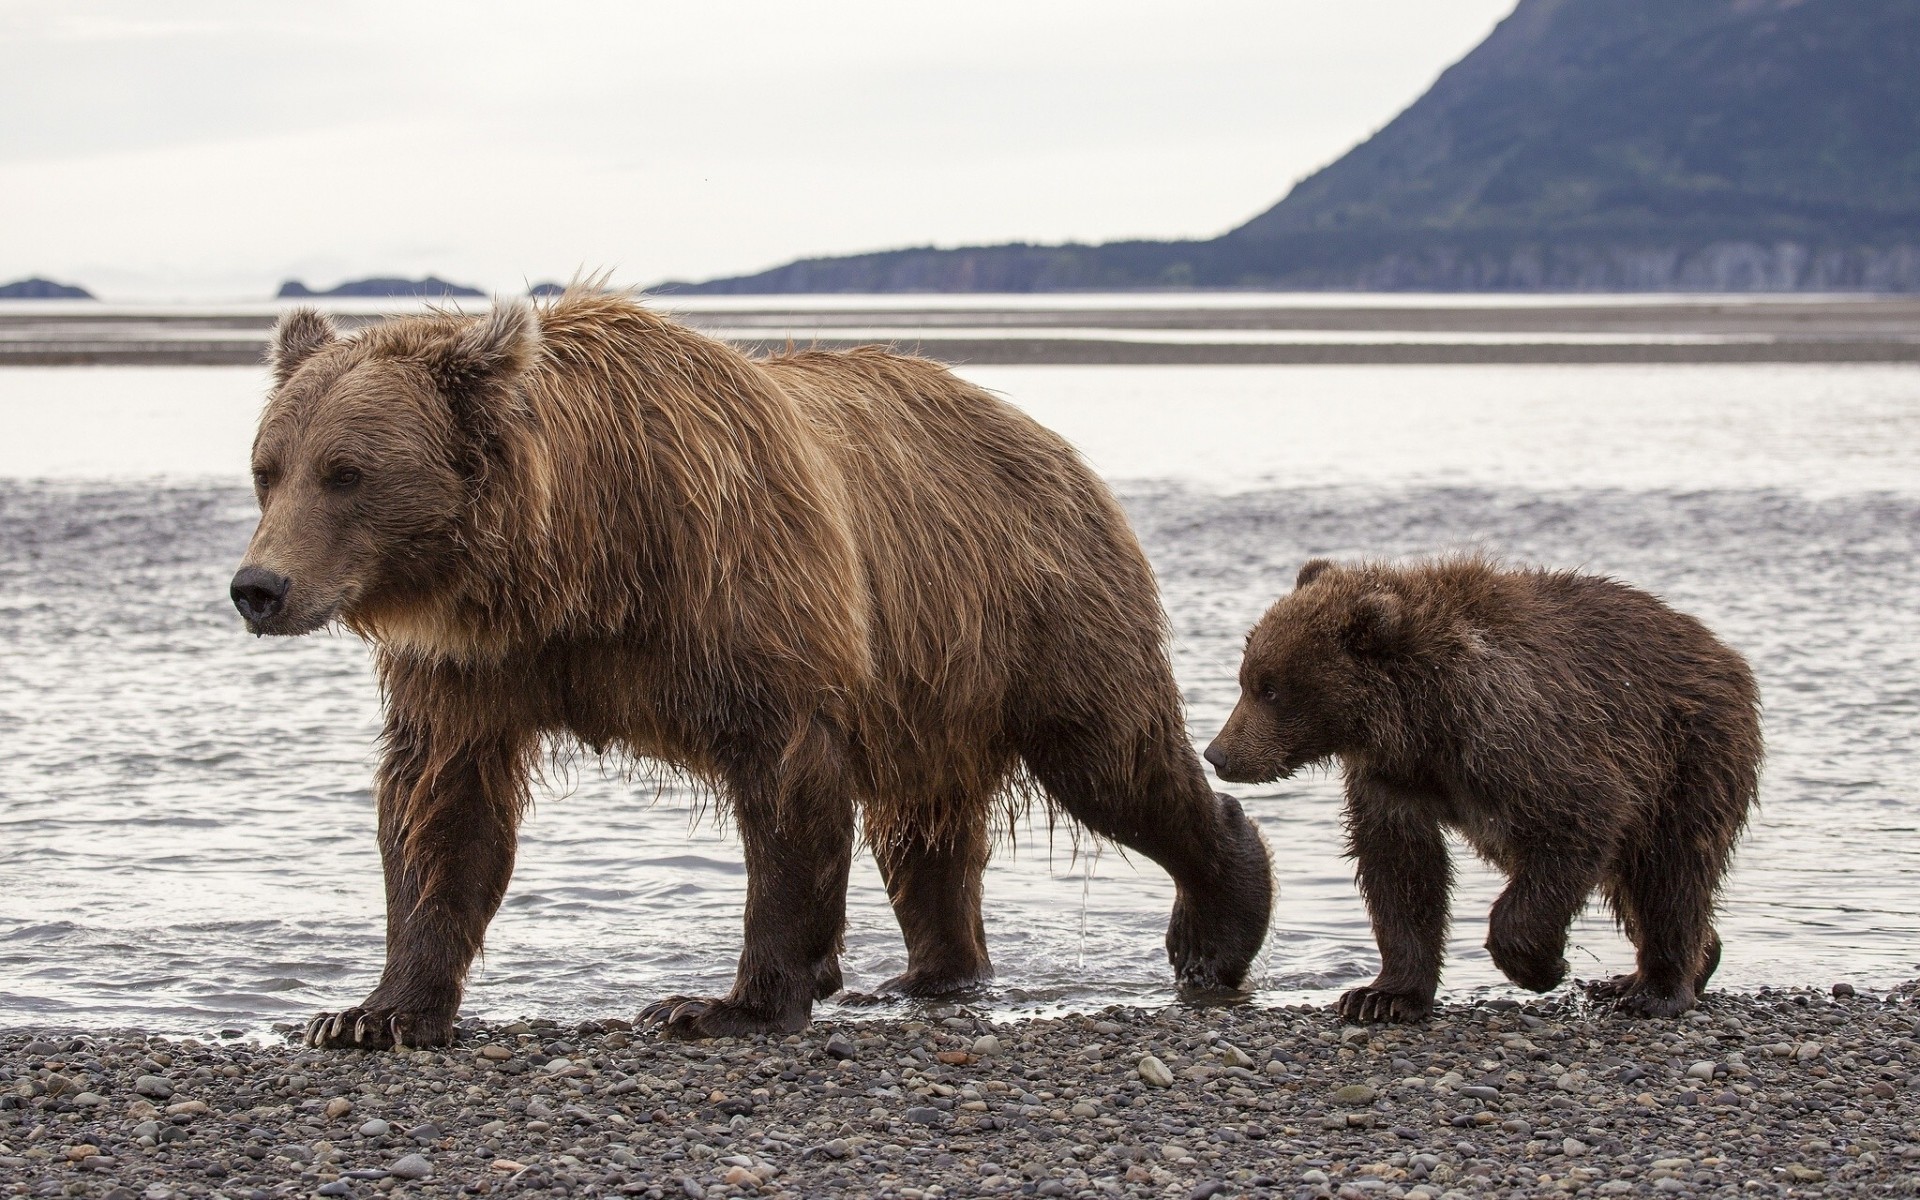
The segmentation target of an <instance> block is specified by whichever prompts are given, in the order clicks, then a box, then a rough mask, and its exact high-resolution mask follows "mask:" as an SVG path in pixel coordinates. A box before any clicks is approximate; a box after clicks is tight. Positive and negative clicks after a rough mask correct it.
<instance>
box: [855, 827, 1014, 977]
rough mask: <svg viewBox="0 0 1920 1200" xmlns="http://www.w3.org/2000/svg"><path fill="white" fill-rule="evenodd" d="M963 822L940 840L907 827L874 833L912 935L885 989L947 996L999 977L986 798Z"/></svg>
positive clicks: (897, 908)
mask: <svg viewBox="0 0 1920 1200" xmlns="http://www.w3.org/2000/svg"><path fill="white" fill-rule="evenodd" d="M967 815H968V820H967V822H966V824H965V825H964V827H963V828H961V829H959V830H957V831H955V832H954V833H953V834H952V835H951V836H950V837H947V838H944V839H941V840H938V841H934V840H929V839H928V838H927V837H926V836H925V835H924V833H923V832H921V831H917V830H913V829H906V830H902V831H900V832H898V833H889V834H887V835H884V836H883V837H882V838H879V839H874V843H875V844H874V847H873V857H874V859H875V861H876V862H878V864H879V866H880V878H881V879H882V880H883V881H884V882H885V883H886V885H887V899H888V900H889V901H891V902H892V904H893V914H894V916H895V918H897V919H898V920H899V922H900V932H901V934H902V935H904V936H905V938H906V942H907V969H906V971H905V972H903V973H902V974H899V975H896V976H894V977H893V978H892V979H889V980H887V981H886V982H885V983H883V984H881V985H880V986H879V987H878V988H876V989H875V991H876V992H877V993H878V994H880V995H894V996H943V995H948V994H950V993H953V992H959V991H964V990H966V989H967V988H971V987H977V986H978V985H980V984H982V983H985V982H986V981H987V980H989V979H991V978H993V964H992V963H991V962H990V961H988V958H987V931H986V926H985V925H984V924H983V923H982V921H981V916H980V902H981V877H982V876H983V875H984V874H985V873H986V869H987V853H988V849H989V846H988V837H987V809H986V806H985V804H984V803H983V804H979V805H971V806H969V808H968V810H967Z"/></svg>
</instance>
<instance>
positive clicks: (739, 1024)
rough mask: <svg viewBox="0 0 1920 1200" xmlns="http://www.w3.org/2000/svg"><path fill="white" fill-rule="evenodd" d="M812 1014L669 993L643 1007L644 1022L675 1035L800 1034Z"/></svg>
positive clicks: (685, 1036)
mask: <svg viewBox="0 0 1920 1200" xmlns="http://www.w3.org/2000/svg"><path fill="white" fill-rule="evenodd" d="M808 1019H809V1014H808V1013H807V1012H805V1011H802V1012H800V1013H799V1014H798V1015H797V1016H795V1015H792V1014H789V1015H786V1016H772V1015H769V1014H767V1013H765V1012H760V1011H756V1010H754V1009H752V1008H749V1007H747V1006H746V1005H744V1004H737V1003H735V1002H734V1001H731V1000H713V999H708V998H705V997H700V996H669V997H667V998H666V999H665V1000H656V1001H654V1002H653V1003H652V1004H649V1005H647V1006H646V1007H645V1008H643V1009H641V1010H640V1022H639V1023H640V1024H642V1025H648V1026H652V1027H653V1028H655V1029H657V1030H659V1031H660V1033H661V1034H662V1035H663V1036H666V1037H672V1038H686V1039H694V1038H716V1037H749V1036H751V1035H753V1034H756V1033H798V1032H800V1031H801V1030H802V1029H805V1028H806V1027H807V1021H808Z"/></svg>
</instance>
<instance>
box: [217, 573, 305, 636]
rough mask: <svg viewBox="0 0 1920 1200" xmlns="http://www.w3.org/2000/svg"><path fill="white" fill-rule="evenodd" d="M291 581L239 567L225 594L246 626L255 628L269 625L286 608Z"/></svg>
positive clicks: (283, 576)
mask: <svg viewBox="0 0 1920 1200" xmlns="http://www.w3.org/2000/svg"><path fill="white" fill-rule="evenodd" d="M292 586H293V580H291V579H288V578H287V577H286V576H285V575H276V574H274V573H273V572H272V571H268V570H265V569H264V568H261V567H242V568H240V570H239V571H238V573H236V574H235V575H234V577H233V586H232V587H230V588H228V589H227V590H228V593H229V594H230V595H231V596H232V597H233V606H234V607H235V608H237V609H239V610H240V615H241V616H242V617H244V618H245V619H246V622H247V624H248V625H249V626H251V627H254V628H258V627H259V626H260V625H261V624H262V623H264V622H266V621H270V620H272V619H273V617H274V616H275V615H276V614H277V613H279V611H280V610H281V608H282V607H284V606H285V604H286V600H287V590H288V589H289V588H291V587H292Z"/></svg>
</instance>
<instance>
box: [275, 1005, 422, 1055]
mask: <svg viewBox="0 0 1920 1200" xmlns="http://www.w3.org/2000/svg"><path fill="white" fill-rule="evenodd" d="M452 1044H453V1014H451V1013H424V1012H408V1011H406V1010H404V1009H393V1008H382V1007H377V1006H376V1007H370V1008H367V1007H363V1008H349V1009H347V1010H346V1011H345V1012H341V1013H321V1014H320V1015H319V1016H317V1017H315V1018H314V1019H313V1020H311V1021H309V1022H307V1045H309V1046H312V1047H315V1048H316V1049H320V1050H388V1049H391V1048H393V1047H395V1046H411V1047H420V1046H451V1045H452Z"/></svg>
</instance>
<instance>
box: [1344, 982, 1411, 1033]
mask: <svg viewBox="0 0 1920 1200" xmlns="http://www.w3.org/2000/svg"><path fill="white" fill-rule="evenodd" d="M1333 1011H1334V1012H1336V1013H1338V1014H1339V1015H1340V1018H1341V1020H1344V1021H1352V1022H1354V1023H1355V1024H1358V1025H1364V1024H1371V1023H1373V1022H1395V1023H1398V1022H1406V1021H1424V1020H1426V1019H1427V1018H1428V1017H1430V1016H1432V1015H1433V997H1432V996H1430V995H1426V994H1423V993H1421V992H1409V991H1399V990H1396V989H1392V988H1383V987H1377V986H1375V985H1373V984H1369V985H1367V986H1366V987H1357V988H1354V989H1353V990H1352V991H1350V992H1348V993H1347V994H1346V995H1344V996H1342V997H1340V999H1339V1000H1338V1001H1337V1002H1335V1004H1334V1006H1333Z"/></svg>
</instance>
